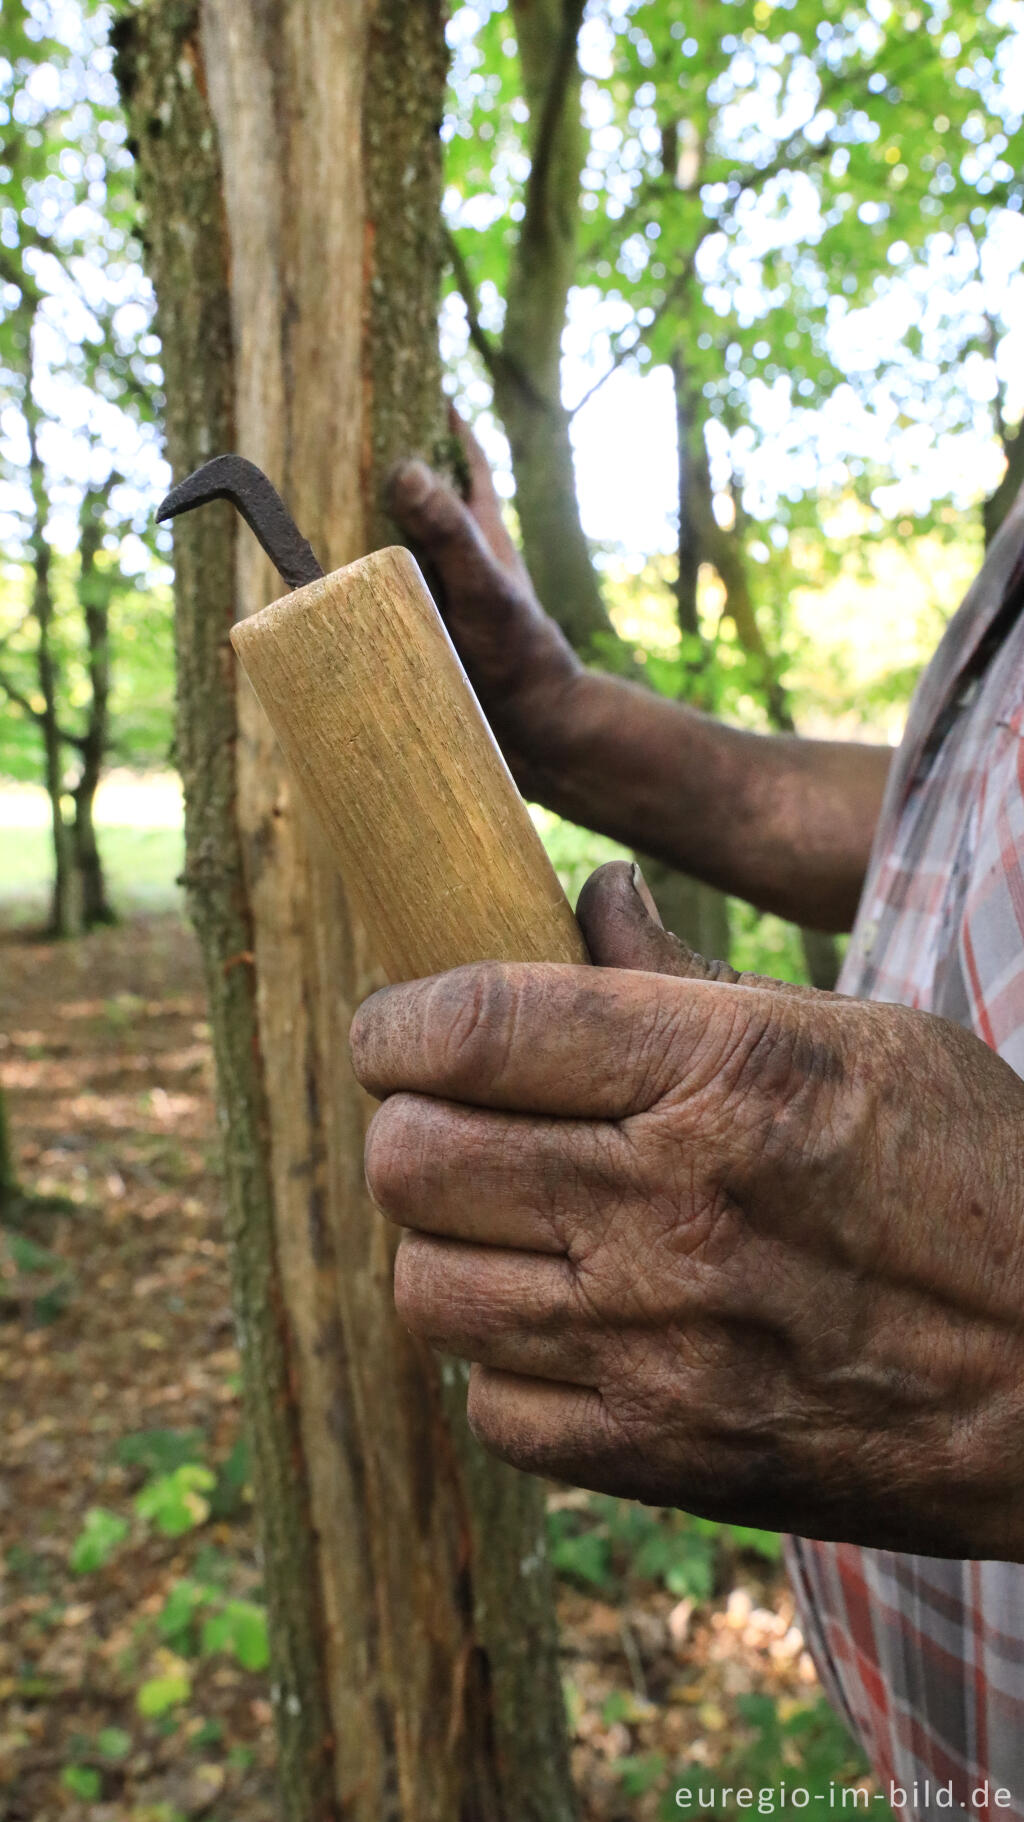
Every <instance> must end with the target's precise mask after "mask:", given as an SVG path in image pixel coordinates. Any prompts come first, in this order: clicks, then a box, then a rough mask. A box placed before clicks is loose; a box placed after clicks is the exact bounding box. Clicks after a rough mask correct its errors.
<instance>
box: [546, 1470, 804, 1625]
mask: <svg viewBox="0 0 1024 1822" xmlns="http://www.w3.org/2000/svg"><path fill="white" fill-rule="evenodd" d="M548 1538H549V1547H550V1551H551V1559H552V1562H553V1563H554V1567H555V1570H556V1573H558V1574H559V1575H563V1576H565V1577H567V1578H568V1579H569V1580H571V1581H576V1582H580V1583H582V1584H583V1586H585V1587H596V1588H608V1587H609V1586H610V1585H611V1584H612V1582H613V1581H614V1580H615V1579H616V1578H618V1577H622V1576H625V1575H632V1576H636V1577H638V1578H639V1579H640V1580H642V1581H651V1582H656V1583H661V1585H662V1586H663V1587H665V1588H667V1589H668V1591H669V1593H670V1594H674V1595H676V1596H678V1597H679V1599H683V1598H689V1599H690V1600H698V1601H702V1600H707V1599H708V1598H709V1597H710V1596H711V1594H712V1593H713V1592H714V1588H715V1585H716V1581H717V1579H718V1569H719V1562H720V1558H721V1555H722V1552H723V1550H726V1549H729V1550H733V1551H740V1552H752V1553H754V1554H755V1555H757V1556H760V1557H762V1558H763V1559H764V1560H766V1561H768V1562H776V1561H777V1560H778V1558H779V1555H780V1553H781V1549H782V1541H781V1539H780V1538H779V1537H778V1536H776V1534H775V1532H773V1531H756V1530H751V1529H748V1528H747V1527H745V1526H741V1525H719V1524H715V1523H713V1522H712V1520H711V1519H707V1518H693V1517H691V1516H690V1515H689V1514H688V1513H685V1512H673V1511H665V1512H659V1511H656V1510H653V1509H652V1508H650V1507H647V1506H638V1505H634V1504H633V1503H632V1502H631V1501H629V1500H617V1499H612V1498H609V1497H608V1496H607V1495H605V1494H594V1495H592V1496H591V1497H590V1498H588V1499H587V1501H586V1503H585V1504H584V1505H583V1506H575V1505H574V1506H572V1507H570V1508H568V1509H566V1508H563V1509H558V1508H556V1509H554V1510H553V1511H551V1512H550V1513H549V1515H548Z"/></svg>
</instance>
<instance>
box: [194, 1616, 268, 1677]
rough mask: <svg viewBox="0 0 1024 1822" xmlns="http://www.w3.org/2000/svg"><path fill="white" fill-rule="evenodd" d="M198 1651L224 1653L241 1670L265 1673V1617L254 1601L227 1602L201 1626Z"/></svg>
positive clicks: (266, 1649)
mask: <svg viewBox="0 0 1024 1822" xmlns="http://www.w3.org/2000/svg"><path fill="white" fill-rule="evenodd" d="M200 1648H201V1650H202V1651H203V1653H204V1655H205V1654H206V1653H211V1654H212V1653H213V1652H216V1651H227V1652H230V1653H231V1655H232V1656H233V1657H235V1658H237V1659H238V1662H239V1663H240V1664H241V1666H242V1668H243V1670H265V1669H266V1667H267V1665H268V1664H269V1662H270V1646H269V1641H268V1637H267V1614H266V1609H265V1608H264V1607H260V1606H258V1605H257V1603H256V1602H255V1601H227V1602H225V1605H224V1607H223V1608H222V1610H221V1612H220V1613H215V1614H211V1615H210V1617H209V1619H207V1620H206V1621H205V1622H204V1624H203V1630H202V1637H201V1640H200Z"/></svg>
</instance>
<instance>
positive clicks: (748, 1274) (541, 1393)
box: [352, 867, 1024, 1561]
mask: <svg viewBox="0 0 1024 1822" xmlns="http://www.w3.org/2000/svg"><path fill="white" fill-rule="evenodd" d="M581 917H582V919H583V921H584V925H585V933H586V936H587V939H588V943H589V945H590V948H591V953H592V954H593V955H594V958H595V960H596V961H598V962H604V963H606V964H608V963H611V964H613V965H611V966H607V965H606V966H604V967H595V968H593V969H583V968H567V967H538V966H517V967H511V966H499V965H483V966H474V967H470V968H464V969H459V970H456V971H455V972H454V973H452V974H448V975H443V976H439V977H437V978H435V979H433V980H427V981H415V982H411V983H410V984H409V985H406V986H400V987H391V988H388V989H386V990H385V991H384V992H382V993H378V994H376V995H374V997H373V998H372V999H370V1000H368V1001H367V1002H366V1004H365V1005H364V1006H363V1008H362V1010H361V1011H360V1013H359V1014H358V1017H357V1019H356V1022H355V1026H354V1029H353V1039H352V1043H353V1054H354V1058H355V1064H356V1069H357V1073H358V1074H359V1076H360V1079H361V1080H362V1081H363V1082H364V1083H365V1085H366V1086H367V1087H368V1088H369V1089H370V1090H371V1092H372V1093H374V1094H375V1095H377V1096H380V1097H382V1098H383V1099H384V1105H383V1106H382V1107H381V1109H380V1110H379V1111H378V1113H377V1115H376V1116H375V1119H374V1121H373V1124H372V1127H371V1130H370V1135H369V1140H368V1145H367V1176H368V1180H369V1183H370V1188H371V1191H372V1193H373V1195H374V1198H375V1200H376V1201H377V1203H378V1204H379V1206H380V1207H381V1209H382V1210H383V1211H384V1213H385V1214H387V1215H388V1216H390V1217H391V1218H392V1219H393V1220H395V1221H397V1222H399V1223H400V1224H401V1225H402V1226H403V1227H404V1228H406V1229H407V1230H408V1231H407V1232H406V1234H405V1235H404V1237H403V1239H402V1242H401V1245H400V1247H399V1251H398V1257H397V1266H396V1274H395V1296H396V1301H397V1305H398V1309H399V1311H400V1313H401V1315H402V1317H403V1319H404V1320H405V1321H406V1322H407V1323H408V1324H409V1326H410V1327H411V1328H412V1329H414V1330H415V1331H416V1332H417V1333H419V1334H420V1335H422V1336H425V1337H426V1338H427V1339H428V1340H429V1341H431V1342H433V1343H434V1344H435V1345H436V1346H438V1347H439V1348H443V1349H446V1350H447V1351H449V1352H451V1353H454V1354H458V1355H462V1356H464V1357H466V1358H468V1359H469V1360H471V1361H473V1362H474V1363H475V1364H474V1366H473V1370H472V1374H471V1379H470V1392H469V1415H470V1421H471V1423H472V1426H473V1428H474V1430H475V1431H476V1433H477V1435H478V1436H479V1437H480V1439H481V1440H482V1441H483V1442H484V1443H486V1444H487V1445H488V1446H489V1447H491V1448H492V1449H494V1450H495V1451H496V1452H497V1453H498V1454H500V1455H502V1456H505V1457H506V1458H507V1459H508V1460H510V1461H512V1462H514V1463H515V1464H516V1465H517V1466H519V1467H521V1468H525V1469H530V1470H534V1471H536V1472H539V1473H544V1474H552V1475H555V1476H558V1477H561V1478H564V1479H566V1480H570V1481H575V1482H578V1483H581V1484H583V1485H585V1486H591V1487H596V1488H600V1489H604V1490H607V1491H610V1492H615V1493H619V1494H625V1495H630V1496H633V1497H636V1498H639V1499H643V1500H647V1501H650V1502H653V1503H656V1504H662V1505H673V1506H682V1507H685V1508H687V1509H688V1510H691V1511H694V1512H698V1513H702V1514H706V1515H708V1516H711V1517H714V1518H723V1519H730V1520H734V1521H738V1522H742V1523H749V1524H757V1525H765V1526H774V1527H785V1528H789V1529H792V1530H796V1531H798V1532H801V1533H803V1534H804V1535H807V1536H818V1537H832V1538H842V1539H849V1540H853V1541H858V1542H862V1543H869V1544H875V1545H881V1546H885V1547H890V1548H894V1549H900V1550H910V1549H913V1550H917V1551H921V1552H924V1553H928V1554H935V1555H956V1556H976V1557H1004V1558H1007V1559H1011V1560H1016V1561H1020V1560H1024V1517H1022V1514H1024V1501H1022V1491H1024V1449H1022V1447H1021V1435H1022V1428H1024V1084H1022V1083H1021V1081H1020V1080H1019V1079H1018V1078H1017V1076H1015V1075H1014V1074H1013V1072H1012V1071H1011V1070H1010V1069H1009V1068H1008V1066H1007V1065H1006V1064H1004V1063H1002V1062H1001V1061H1000V1060H999V1059H998V1058H997V1057H996V1056H994V1055H993V1054H992V1053H991V1052H990V1051H988V1050H987V1049H986V1048H985V1047H984V1046H983V1045H982V1044H981V1043H980V1042H979V1041H978V1040H977V1039H975V1038H974V1037H972V1036H971V1035H969V1034H967V1033H965V1032H963V1031H961V1030H959V1029H958V1028H957V1027H955V1026H951V1025H949V1024H946V1023H945V1022H944V1021H941V1020H939V1019H936V1018H932V1017H929V1016H927V1015H925V1014H921V1013H917V1012H913V1011H909V1010H906V1009H904V1008H900V1007H895V1006H884V1005H866V1004H858V1003H856V1002H853V1001H848V1000H844V999H841V998H839V997H837V996H834V995H827V994H816V993H813V992H811V991H810V990H806V991H801V990H794V989H787V988H784V987H780V986H778V985H777V984H773V983H755V984H750V983H749V981H748V980H747V979H746V978H745V977H738V978H737V977H733V978H732V979H730V980H722V979H714V980H709V979H700V978H679V977H681V976H682V977H685V976H686V975H688V974H689V975H693V974H694V973H697V974H699V973H700V972H701V965H700V964H699V961H695V960H694V959H693V958H691V957H690V956H689V954H688V952H687V951H685V950H684V949H682V947H681V946H679V945H675V946H673V944H674V940H675V939H670V938H667V937H666V936H665V934H664V933H663V932H661V931H660V930H659V929H658V928H657V927H656V926H655V925H654V924H653V923H652V922H650V920H649V919H648V917H647V913H646V910H645V908H644V906H643V904H642V902H641V900H640V898H639V897H638V896H637V893H636V891H635V890H634V888H633V885H632V884H631V882H630V879H629V871H628V869H626V868H623V867H616V868H613V869H611V870H610V871H604V872H603V874H602V876H600V877H598V878H597V879H595V881H593V882H591V888H590V891H589V893H588V895H587V897H586V899H585V901H584V902H583V904H582V906H581ZM655 969H667V970H669V972H670V973H671V974H673V975H675V976H676V977H677V978H667V977H666V975H665V974H662V973H656V972H652V970H655ZM630 970H632V971H630Z"/></svg>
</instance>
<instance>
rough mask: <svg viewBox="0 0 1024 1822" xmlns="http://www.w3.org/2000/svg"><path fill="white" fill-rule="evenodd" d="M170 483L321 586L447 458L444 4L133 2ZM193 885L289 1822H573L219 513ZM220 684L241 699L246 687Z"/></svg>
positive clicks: (194, 545) (193, 563)
mask: <svg viewBox="0 0 1024 1822" xmlns="http://www.w3.org/2000/svg"><path fill="white" fill-rule="evenodd" d="M120 66H121V80H122V85H123V87H124V89H125V92H126V95H127V97H128V102H129V107H130V112H131V117H132V124H133V131H134V133H135V137H136V140H137V153H138V158H139V165H140V173H141V179H142V187H143V196H144V200H145V203H146V212H147V220H146V229H145V231H146V235H147V240H148V245H149V252H150V263H151V269H152V272H153V276H154V279H155V282H156V286H157V292H158V300H159V307H160V326H161V333H162V336H163V341H164V360H165V368H166V373H167V391H168V399H169V413H168V447H169V453H170V456H171V459H172V463H173V465H174V469H175V473H176V474H181V473H184V472H185V471H187V470H188V469H189V468H191V467H193V466H195V465H196V464H197V463H198V462H199V461H200V460H202V459H203V458H204V457H206V456H209V455H212V454H214V453H217V452H218V451H220V450H222V449H226V448H232V447H234V448H237V449H239V450H240V451H241V452H242V453H244V454H245V455H247V456H249V457H250V458H251V459H252V460H254V461H256V462H258V463H259V464H260V466H261V467H263V468H265V469H266V471H267V472H268V473H269V474H270V476H271V478H272V479H273V480H274V481H275V482H276V483H277V484H278V485H279V487H280V488H281V489H282V491H283V493H284V495H285V498H286V499H287V501H288V503H289V505H290V507H291V509H292V511H293V512H294V514H295V517H296V519H297V521H298V523H299V525H300V526H301V528H302V530H303V532H304V533H305V534H306V535H307V536H308V537H309V538H310V540H311V542H312V543H313V546H314V548H315V550H316V551H317V554H318V556H319V557H320V559H321V561H322V562H323V564H324V565H325V567H326V568H328V569H329V568H333V567H336V566H338V565H340V564H342V563H345V562H348V561H350V560H352V559H353V558H355V557H357V556H359V555H361V554H362V553H363V551H364V550H365V549H367V548H368V547H369V545H370V544H371V542H374V541H376V540H378V539H379V538H380V536H381V533H382V530H383V527H382V523H381V520H380V515H379V508H378V505H377V501H378V496H379V483H380V479H381V475H382V472H383V469H384V467H385V465H386V464H387V463H388V462H389V461H390V460H392V459H393V458H394V457H395V456H396V455H397V454H399V453H400V452H402V451H404V450H406V449H408V448H410V447H416V448H420V449H425V450H426V451H427V453H428V454H429V453H431V451H432V450H436V449H437V448H438V447H439V446H440V444H441V442H442V434H441V427H440V412H439V408H440V387H439V374H438V362H437V348H436V317H435V306H436V285H437V272H438V263H439V232H440V224H439V186H440V170H439V146H438V139H437V123H438V121H439V120H440V116H441V102H442V95H443V82H444V49H443V30H442V20H441V15H440V9H439V6H438V5H436V4H435V0H380V3H379V4H377V5H376V6H375V7H372V6H370V5H365V6H364V5H363V4H360V3H358V0H353V3H352V4H347V5H345V6H343V7H338V6H337V5H336V4H335V3H334V0H291V3H290V4H288V5H283V6H279V7H267V6H266V5H264V4H258V3H257V0H201V4H197V3H195V0H149V3H148V4H145V5H144V6H143V7H142V8H141V9H140V10H139V12H137V13H136V14H134V15H133V16H132V18H131V21H130V23H126V24H125V25H124V26H123V27H122V28H121V58H120ZM176 550H177V571H178V575H177V589H178V618H179V640H180V662H181V682H180V732H179V750H180V756H181V764H182V769H183V772H184V775H185V779H186V795H187V799H188V805H189V809H188V829H187V833H188V873H189V880H190V891H191V896H192V903H193V908H194V912H195V915H196V919H197V923H198V926H199V929H200V933H201V936H202V940H203V944H204V949H205V953H206V957H207V973H208V979H209V982H210V991H211V1009H212V1020H213V1024H214V1030H215V1037H216V1043H217V1051H218V1067H219V1075H220V1083H221V1094H222V1099H223V1102H224V1107H225V1120H226V1133H227V1145H228V1161H229V1182H230V1193H231V1202H232V1228H233V1234H234V1242H235V1248H234V1250H235V1255H236V1297H237V1308H238V1316H239V1327H240V1333H241V1339H242V1345H243V1351H244V1361H245V1379H246V1385H247V1393H248V1399H249V1410H250V1421H251V1424H252V1428H253V1433H254V1441H255V1445H256V1448H255V1455H256V1468H257V1495H258V1501H259V1505H260V1508H261V1512H262V1516H263V1523H264V1534H265V1555H266V1567H267V1588H268V1600H269V1603H270V1609H271V1631H272V1638H273V1643H274V1651H275V1665H274V1677H275V1684H276V1695H277V1706H278V1714H279V1723H280V1727H281V1733H282V1747H283V1755H284V1759H283V1780H282V1782H283V1797H284V1803H285V1807H286V1811H287V1814H288V1816H289V1817H290V1818H292V1819H293V1822H299V1819H300V1818H301V1819H302V1822H312V1819H313V1818H316V1819H317V1822H319V1819H320V1818H326V1817H328V1816H344V1817H346V1818H349V1817H351V1818H354V1819H356V1822H371V1819H372V1822H413V1819H414V1818H415V1822H561V1819H562V1818H566V1819H568V1818H570V1817H571V1816H572V1814H573V1802H572V1797H571V1792H570V1787H569V1780H568V1772H567V1754H566V1748H565V1740H564V1725H563V1718H562V1706H561V1696H560V1689H559V1684H558V1677H557V1659H556V1650H555V1638H554V1630H553V1620H552V1612H553V1603H552V1593H551V1584H550V1576H549V1571H548V1568H547V1564H546V1559H545V1554H544V1543H543V1511H542V1502H541V1496H540V1491H539V1488H538V1487H537V1486H536V1484H535V1483H533V1482H531V1481H529V1480H527V1479H525V1478H524V1477H522V1476H518V1475H515V1474H513V1473H512V1472H511V1471H510V1470H507V1469H505V1468H502V1467H500V1466H498V1465H497V1464H495V1463H493V1462H492V1461H490V1460H489V1459H487V1458H485V1457H484V1456H483V1455H482V1454H481V1452H480V1451H479V1450H478V1449H477V1448H476V1446H475V1445H474V1444H473V1442H472V1440H471V1438H470V1437H469V1435H468V1432H467V1430H466V1427H465V1421H464V1415H463V1411H464V1376H463V1373H462V1371H461V1369H459V1368H457V1367H455V1366H452V1365H445V1366H442V1365H441V1364H440V1363H438V1362H437V1361H436V1360H435V1359H434V1358H433V1357H432V1356H431V1355H430V1354H429V1352H428V1351H427V1350H425V1349H424V1348H422V1347H421V1346H420V1345H419V1344H418V1343H415V1342H414V1341H413V1340H412V1339H411V1337H409V1336H408V1335H407V1334H406V1333H404V1331H403V1330H402V1329H401V1327H400V1325H399V1324H398V1323H397V1320H396V1318H395V1315H394V1309H393V1305H392V1299H391V1243H390V1239H389V1235H388V1231H387V1228H386V1225H385V1223H383V1222H382V1221H381V1220H380V1218H379V1216H378V1215H377V1214H376V1213H375V1211H374V1210H373V1209H372V1207H371V1206H370V1204H369V1202H368V1199H367V1197H366V1192H365V1187H364V1183H363V1172H362V1143H363V1135H364V1131H365V1126H366V1122H367V1118H368V1115H369V1113H370V1111H371V1109H370V1107H369V1104H368V1103H367V1101H366V1100H365V1097H363V1096H362V1094H361V1092H360V1091H359V1090H358V1088H357V1086H356V1084H355V1082H354V1079H353V1077H352V1075H351V1071H350V1068H349V1061H348V1052H347V1030H348V1023H349V1019H350V1016H351V1014H352V1012H353V1010H354V1008H355V1006H356V1005H357V1004H358V1002H359V1001H360V1000H361V999H362V998H363V996H364V995H365V994H366V993H367V992H368V991H369V990H370V989H371V988H372V987H373V986H374V985H375V984H376V980H377V978H378V977H377V976H376V974H375V971H374V967H373V962H372V950H371V944H370V941H369V939H368V936H367V932H366V931H365V930H364V929H363V928H362V927H361V926H360V925H359V924H358V922H357V921H356V919H355V918H354V917H353V915H352V913H351V910H350V907H349V905H348V903H347V901H346V898H345V894H344V890H343V886H342V883H341V882H340V881H339V880H338V879H337V877H336V876H335V874H334V872H333V871H332V869H331V867H330V866H329V864H327V862H326V860H325V858H324V856H323V855H322V854H321V853H320V852H319V851H318V850H316V848H315V845H314V844H313V843H312V842H311V838H310V836H309V834H308V831H307V828H306V825H305V823H304V821H303V818H302V816H301V814H300V813H299V812H298V810H297V807H296V805H295V802H294V799H293V794H292V790H291V787H290V785H289V782H288V780H287V777H286V775H285V773H284V770H283V765H282V762H281V760H280V757H279V755H278V752H277V750H276V747H275V744H274V742H273V740H272V738H271V736H270V733H269V730H268V728H267V725H266V723H265V720H264V718H263V716H262V714H261V712H260V711H259V710H258V708H257V705H256V703H255V700H254V698H253V697H252V694H251V692H250V691H249V690H248V688H247V687H245V686H244V685H240V684H237V679H236V673H235V671H234V668H233V660H232V659H231V656H230V653H229V651H228V649H227V644H226V634H227V626H228V623H229V621H230V620H231V618H232V617H233V616H236V615H237V616H240V615H242V614H244V613H248V612H250V611H252V610H253V609H255V608H257V607H261V606H262V605H263V604H264V603H265V602H267V601H270V600H272V599H273V598H274V597H275V596H277V595H279V594H280V583H279V581H278V579H277V578H276V577H275V576H274V574H273V572H272V571H270V569H269V566H268V564H267V562H266V560H265V559H264V557H263V556H262V553H261V552H260V551H259V549H258V547H257V545H256V544H255V541H254V540H253V539H252V538H251V537H249V535H248V534H247V533H245V532H244V530H243V533H242V535H241V536H239V537H238V538H237V539H236V538H235V527H234V525H233V524H232V523H231V515H230V510H229V509H228V508H226V507H225V508H223V509H221V508H208V509H205V510H204V511H203V512H202V513H197V514H195V515H192V516H191V517H189V518H188V519H186V520H184V521H182V522H181V525H180V531H179V532H178V535H177V539H176ZM236 689H237V694H236Z"/></svg>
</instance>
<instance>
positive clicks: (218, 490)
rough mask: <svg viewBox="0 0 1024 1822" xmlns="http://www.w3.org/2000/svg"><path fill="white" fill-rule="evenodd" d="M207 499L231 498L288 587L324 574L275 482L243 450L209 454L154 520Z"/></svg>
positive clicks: (171, 517)
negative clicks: (209, 457)
mask: <svg viewBox="0 0 1024 1822" xmlns="http://www.w3.org/2000/svg"><path fill="white" fill-rule="evenodd" d="M210 500H230V501H231V504H232V506H234V507H236V508H237V509H238V511H239V512H240V513H241V515H242V517H243V519H244V520H245V522H246V524H247V525H248V527H249V529H250V531H253V532H255V534H256V536H257V538H258V539H259V541H260V543H261V544H262V546H263V549H264V550H265V551H266V553H267V556H268V557H269V558H270V561H271V562H272V563H273V565H274V567H275V569H276V570H277V572H278V574H279V576H280V577H281V579H282V581H283V582H287V584H288V587H289V588H304V587H305V585H306V583H307V582H315V581H316V580H317V578H318V577H319V576H322V575H323V573H324V572H323V570H322V569H321V567H320V564H319V563H318V562H317V560H316V557H315V556H314V554H313V549H312V546H311V545H310V544H308V543H307V541H306V539H305V538H304V537H303V536H302V533H301V532H300V530H299V528H298V526H297V525H296V523H295V520H294V519H293V518H292V515H291V513H290V512H289V511H288V508H287V506H286V505H285V503H284V501H283V500H282V498H281V496H280V494H279V493H278V491H277V488H276V487H275V486H274V485H273V483H272V482H271V481H268V479H267V477H266V475H265V474H264V473H263V470H262V468H257V466H256V464H255V462H250V461H247V459H246V457H245V456H240V455H222V456H214V458H213V460H212V462H204V463H203V465H202V467H201V468H197V469H195V471H194V472H193V473H192V474H190V475H187V476H186V478H185V480H184V481H179V482H178V485H177V486H176V487H172V488H171V491H170V493H169V494H168V495H167V497H166V499H165V500H162V501H161V503H160V506H159V508H158V510H157V515H156V516H157V521H158V523H160V524H162V523H163V522H164V521H165V520H166V519H173V518H175V517H176V516H177V514H178V513H180V512H191V510H192V508H193V507H194V506H205V505H206V504H207V502H208V501H210Z"/></svg>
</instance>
